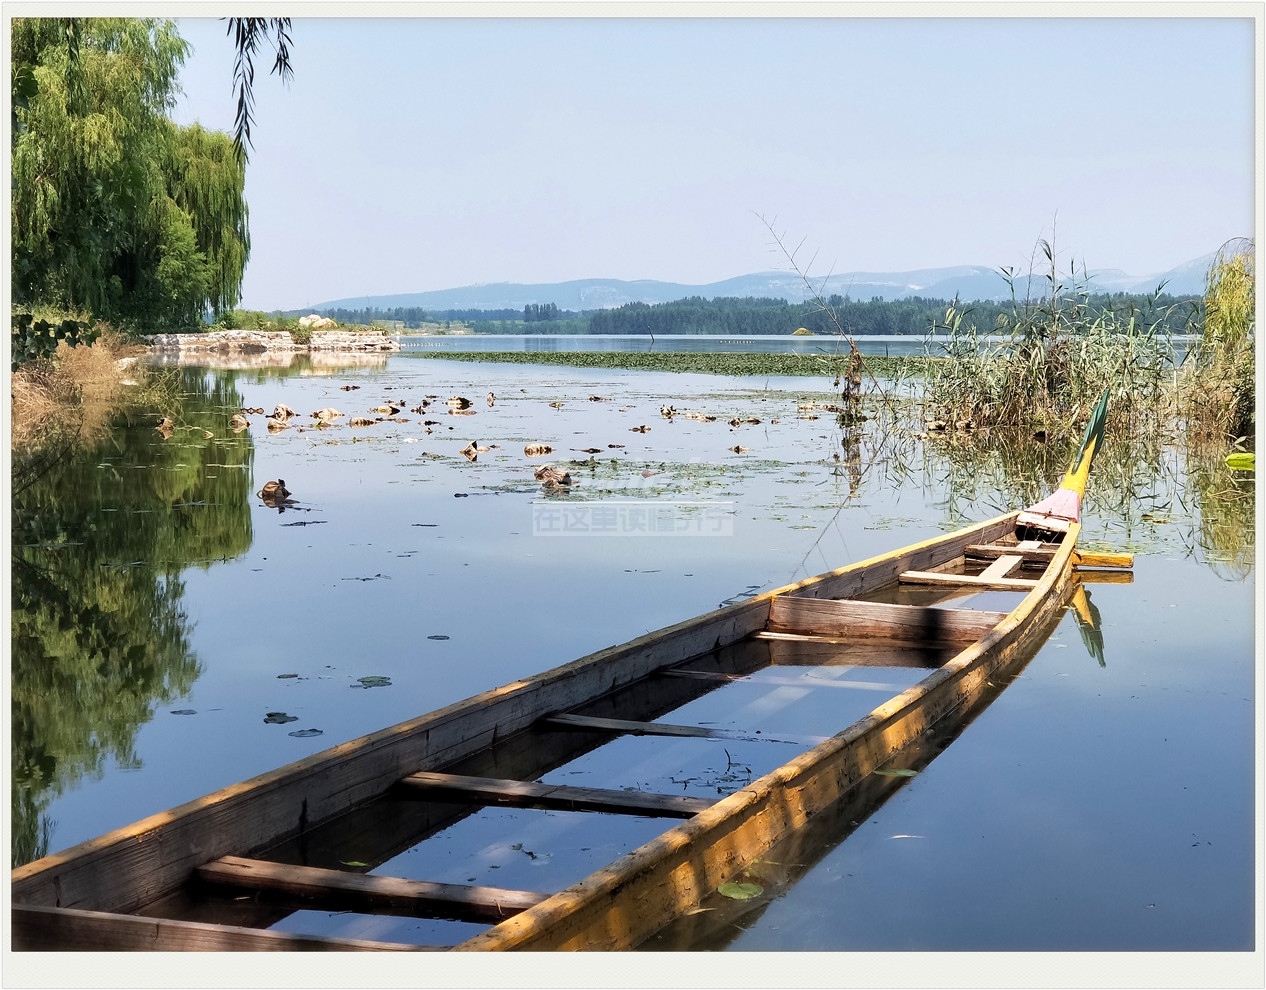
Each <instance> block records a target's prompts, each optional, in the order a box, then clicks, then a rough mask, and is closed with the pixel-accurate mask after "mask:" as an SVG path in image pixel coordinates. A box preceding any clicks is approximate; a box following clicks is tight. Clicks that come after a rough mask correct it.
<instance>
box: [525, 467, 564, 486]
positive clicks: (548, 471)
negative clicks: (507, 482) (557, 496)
mask: <svg viewBox="0 0 1266 990" xmlns="http://www.w3.org/2000/svg"><path fill="white" fill-rule="evenodd" d="M532 474H533V475H534V476H535V477H536V480H537V481H539V482H540V483H541V484H542V485H543V486H544V487H545V488H558V487H559V486H560V485H570V484H571V483H572V481H571V473H570V472H568V471H564V470H562V469H561V468H556V467H554V465H553V464H542V465H541V466H540V467H538V468H537V469H536V470H535V471H533V472H532Z"/></svg>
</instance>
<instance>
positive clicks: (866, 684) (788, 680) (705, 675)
mask: <svg viewBox="0 0 1266 990" xmlns="http://www.w3.org/2000/svg"><path fill="white" fill-rule="evenodd" d="M664 676H665V677H690V678H694V679H695V680H700V681H723V682H725V683H730V684H733V683H736V682H737V683H746V684H757V685H759V686H761V687H794V688H806V689H808V688H820V687H822V688H842V689H843V690H845V691H899V690H900V688H899V687H898V686H897V685H895V684H879V683H876V682H874V681H850V680H828V679H827V678H825V677H806V676H805V675H803V674H802V675H801V676H799V677H779V676H776V675H775V676H773V677H759V678H757V677H744V676H740V675H738V674H716V673H713V672H712V671H710V670H679V669H676V668H674V669H672V670H666V671H664Z"/></svg>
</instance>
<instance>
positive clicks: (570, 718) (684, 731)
mask: <svg viewBox="0 0 1266 990" xmlns="http://www.w3.org/2000/svg"><path fill="white" fill-rule="evenodd" d="M543 721H545V722H546V723H548V724H550V725H560V726H564V727H565V728H569V729H600V730H602V731H604V732H621V733H625V734H627V735H630V736H683V737H688V738H698V739H737V740H739V741H740V742H775V743H807V744H808V745H810V746H814V745H817V744H818V743H820V742H821V741H822V740H823V738H824V737H823V736H801V735H790V734H788V733H780V734H779V738H777V739H775V738H774V737H773V736H766V735H763V734H762V733H760V732H746V731H743V730H742V729H710V728H708V727H707V726H706V725H673V724H672V723H669V722H633V721H631V720H629V719H623V718H593V717H591V716H588V715H572V714H568V713H565V712H564V713H560V714H558V715H550V716H547V717H546V718H545V719H543Z"/></svg>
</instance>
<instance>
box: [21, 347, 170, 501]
mask: <svg viewBox="0 0 1266 990" xmlns="http://www.w3.org/2000/svg"><path fill="white" fill-rule="evenodd" d="M142 350H143V348H140V347H136V346H134V345H131V344H128V343H127V341H126V340H125V339H124V338H123V337H120V336H118V335H116V334H113V333H110V332H105V333H103V334H102V335H101V336H100V337H99V338H98V339H97V340H96V341H95V342H94V343H93V344H91V345H82V344H81V345H80V346H78V347H68V346H67V345H66V344H64V343H63V344H60V345H58V348H57V352H56V353H55V354H54V355H53V357H52V359H51V360H45V361H31V362H28V363H27V364H24V365H22V366H20V367H19V368H18V369H17V371H15V372H13V374H12V375H11V377H10V394H11V396H12V412H11V416H12V419H11V422H10V426H11V438H12V445H13V451H14V455H15V457H14V468H15V475H16V474H17V473H18V467H19V464H26V465H32V466H34V465H39V464H43V463H45V462H49V461H50V459H57V458H60V457H61V456H64V455H65V453H66V452H68V451H69V450H71V449H73V448H74V447H75V446H77V445H79V444H83V443H91V442H93V441H95V440H97V439H99V438H100V437H101V436H103V435H104V434H105V432H106V431H107V429H108V427H109V423H110V419H111V417H112V416H113V414H114V413H115V412H116V411H117V409H118V408H119V406H120V405H121V403H122V402H123V400H124V398H125V396H126V394H127V393H128V391H129V386H127V385H125V384H124V382H137V383H139V382H141V381H142V380H143V379H144V377H145V376H144V373H143V370H142V369H141V368H140V366H139V365H137V364H134V363H133V362H131V361H128V360H126V359H128V358H133V359H135V358H136V357H137V355H139V354H140V353H141V352H142ZM15 481H16V479H15Z"/></svg>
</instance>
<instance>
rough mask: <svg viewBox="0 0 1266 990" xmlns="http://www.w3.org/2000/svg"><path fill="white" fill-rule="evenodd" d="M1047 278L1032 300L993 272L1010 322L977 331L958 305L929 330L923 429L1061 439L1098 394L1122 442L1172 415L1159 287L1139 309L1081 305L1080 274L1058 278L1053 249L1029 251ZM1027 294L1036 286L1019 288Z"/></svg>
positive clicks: (1084, 286) (1010, 276) (1084, 290)
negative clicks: (1004, 292)
mask: <svg viewBox="0 0 1266 990" xmlns="http://www.w3.org/2000/svg"><path fill="white" fill-rule="evenodd" d="M1038 247H1039V248H1040V249H1041V251H1042V253H1043V254H1044V255H1045V258H1046V262H1047V270H1046V272H1045V273H1044V275H1043V280H1044V283H1045V284H1044V287H1043V288H1044V291H1043V293H1042V294H1041V296H1040V297H1038V298H1036V299H1034V298H1033V296H1032V293H1031V289H1030V290H1026V292H1025V293H1024V298H1023V300H1021V299H1020V298H1019V294H1018V292H1017V288H1016V283H1017V281H1018V276H1017V272H1016V271H1015V270H1014V269H1009V268H1004V269H1002V270H1001V272H1002V275H1003V277H1004V278H1005V279H1006V280H1007V283H1008V285H1009V287H1010V289H1011V312H1010V313H1009V314H1005V315H1003V316H1001V317H999V319H998V323H997V325H996V326H993V327H986V328H983V330H982V329H980V328H977V327H976V326H975V324H974V323H972V322H971V321H970V320H969V317H970V315H971V310H970V309H963V308H962V307H961V306H960V305H959V303H958V300H954V302H953V303H952V304H951V305H950V307H949V308H948V309H947V311H946V314H945V320H944V322H943V323H942V324H940V325H938V326H936V327H933V328H932V332H931V335H930V341H929V343H930V350H933V349H939V350H941V351H943V354H944V358H943V359H942V360H939V361H935V362H932V367H931V368H930V370H929V372H928V375H927V381H926V386H925V390H924V419H925V421H926V422H927V423H928V425H929V427H930V428H931V429H933V430H934V431H935V430H942V429H945V430H954V429H955V428H958V429H974V428H976V427H1006V426H1013V427H1027V428H1030V429H1031V428H1034V427H1037V428H1041V429H1043V430H1047V431H1051V430H1055V431H1060V432H1062V431H1067V430H1068V429H1071V428H1072V427H1073V426H1074V425H1075V424H1077V423H1079V422H1082V421H1084V419H1085V417H1086V416H1087V415H1089V413H1090V410H1091V409H1092V408H1093V406H1094V404H1095V402H1096V401H1097V400H1098V398H1099V396H1100V395H1101V394H1102V393H1103V390H1104V388H1109V389H1110V390H1111V392H1112V402H1113V421H1114V425H1115V428H1117V429H1120V428H1121V427H1123V426H1126V425H1127V424H1128V427H1129V429H1130V431H1131V432H1134V431H1137V430H1140V429H1147V428H1149V427H1153V426H1155V425H1157V424H1159V423H1162V422H1165V421H1166V420H1167V419H1168V416H1169V414H1170V413H1171V412H1172V400H1173V384H1174V362H1173V351H1172V347H1171V346H1170V343H1169V339H1168V335H1167V334H1166V333H1157V332H1156V330H1158V329H1159V328H1161V327H1165V328H1168V327H1169V325H1170V322H1171V320H1172V319H1173V318H1174V307H1169V308H1168V309H1161V308H1160V306H1159V297H1160V293H1161V290H1162V288H1163V286H1158V287H1157V289H1156V292H1155V293H1154V294H1153V296H1152V299H1151V301H1150V302H1149V303H1148V304H1147V305H1146V306H1144V307H1143V308H1142V309H1136V308H1134V307H1133V306H1131V307H1129V308H1126V309H1122V310H1118V309H1116V308H1113V307H1111V306H1109V307H1104V308H1095V307H1092V306H1090V305H1089V296H1090V289H1089V278H1088V276H1087V273H1086V269H1085V266H1084V264H1083V266H1082V269H1081V272H1080V273H1078V271H1077V268H1076V266H1075V265H1073V264H1070V265H1069V269H1068V272H1067V274H1066V275H1065V274H1061V273H1060V272H1059V271H1058V266H1057V264H1056V260H1055V249H1054V248H1053V246H1052V245H1051V244H1050V243H1049V242H1047V241H1046V240H1041V241H1039V242H1038ZM1025 281H1026V284H1027V285H1029V286H1030V287H1031V286H1032V284H1033V282H1034V281H1035V280H1034V279H1033V278H1032V277H1031V276H1030V278H1028V279H1026V280H1025Z"/></svg>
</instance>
